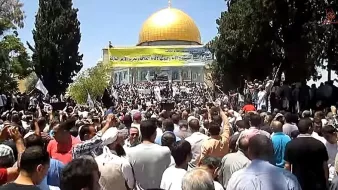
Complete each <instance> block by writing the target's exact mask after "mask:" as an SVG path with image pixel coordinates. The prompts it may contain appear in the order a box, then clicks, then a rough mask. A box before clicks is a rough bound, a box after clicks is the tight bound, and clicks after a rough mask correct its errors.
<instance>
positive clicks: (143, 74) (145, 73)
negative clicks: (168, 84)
mask: <svg viewBox="0 0 338 190" xmlns="http://www.w3.org/2000/svg"><path fill="white" fill-rule="evenodd" d="M146 76H147V72H145V71H142V72H141V80H146Z"/></svg>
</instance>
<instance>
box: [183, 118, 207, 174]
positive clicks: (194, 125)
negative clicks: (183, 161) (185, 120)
mask: <svg viewBox="0 0 338 190" xmlns="http://www.w3.org/2000/svg"><path fill="white" fill-rule="evenodd" d="M189 128H190V131H191V133H192V134H191V135H190V136H189V137H187V138H186V139H185V140H186V141H188V142H189V143H190V144H191V151H192V159H191V166H193V167H194V166H195V165H196V161H198V160H199V157H200V155H201V146H202V142H203V141H204V140H206V139H208V138H209V137H208V136H206V135H205V134H202V133H200V132H199V128H200V125H199V121H198V119H196V118H194V119H191V120H190V121H189Z"/></svg>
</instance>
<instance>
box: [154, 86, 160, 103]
mask: <svg viewBox="0 0 338 190" xmlns="http://www.w3.org/2000/svg"><path fill="white" fill-rule="evenodd" d="M154 94H155V97H156V100H157V101H161V100H162V97H161V89H160V87H158V86H156V87H155V88H154Z"/></svg>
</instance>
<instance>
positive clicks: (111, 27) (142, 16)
mask: <svg viewBox="0 0 338 190" xmlns="http://www.w3.org/2000/svg"><path fill="white" fill-rule="evenodd" d="M21 1H22V2H23V3H24V7H23V9H24V11H25V15H26V19H25V27H24V28H23V29H20V31H19V37H20V38H21V40H22V42H24V44H26V42H29V43H30V44H34V41H33V35H32V30H33V28H34V22H35V15H36V12H37V10H38V2H39V1H38V0H21ZM73 3H74V7H75V8H78V9H79V12H78V19H79V21H80V22H81V26H80V29H81V34H82V38H81V43H80V53H82V54H83V56H84V57H83V65H84V66H83V68H84V69H85V68H89V67H92V66H95V65H96V63H97V61H98V60H99V59H100V57H101V55H102V48H104V47H107V46H108V43H109V41H111V42H112V45H113V46H135V45H136V43H137V42H138V34H139V31H140V30H141V27H142V24H143V22H144V21H146V19H147V18H148V17H149V16H150V15H151V14H153V13H155V12H156V11H159V10H161V9H163V8H166V7H168V0H73ZM172 7H174V8H177V9H181V10H182V11H184V12H185V13H187V14H188V15H189V16H190V17H192V19H193V20H194V21H195V23H196V24H197V27H198V28H199V29H200V32H201V37H202V42H203V43H206V42H208V41H210V40H211V39H212V38H213V37H215V35H216V34H217V25H216V19H217V18H219V17H220V15H221V12H222V11H224V10H226V3H225V0H209V1H207V0H172Z"/></svg>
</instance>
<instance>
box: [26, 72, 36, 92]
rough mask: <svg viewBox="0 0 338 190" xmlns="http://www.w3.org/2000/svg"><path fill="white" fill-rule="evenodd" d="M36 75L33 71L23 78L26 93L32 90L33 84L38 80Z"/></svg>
mask: <svg viewBox="0 0 338 190" xmlns="http://www.w3.org/2000/svg"><path fill="white" fill-rule="evenodd" d="M38 80H39V79H38V77H37V76H36V74H35V73H34V72H33V73H31V74H30V75H29V76H28V77H26V79H25V89H26V92H27V93H30V92H32V91H33V90H34V89H35V85H36V83H37V82H38Z"/></svg>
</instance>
